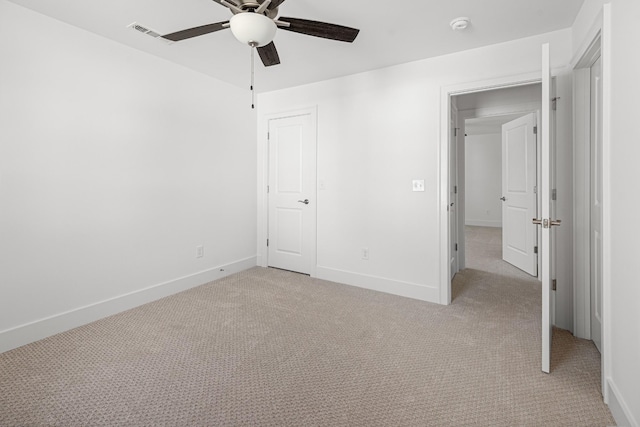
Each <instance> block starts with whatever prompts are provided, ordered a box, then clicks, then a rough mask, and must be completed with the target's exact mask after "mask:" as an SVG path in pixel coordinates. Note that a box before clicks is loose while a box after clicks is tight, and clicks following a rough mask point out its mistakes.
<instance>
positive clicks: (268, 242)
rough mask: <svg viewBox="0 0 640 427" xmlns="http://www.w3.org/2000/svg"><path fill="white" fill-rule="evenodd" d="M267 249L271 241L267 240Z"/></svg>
mask: <svg viewBox="0 0 640 427" xmlns="http://www.w3.org/2000/svg"><path fill="white" fill-rule="evenodd" d="M267 247H269V239H267Z"/></svg>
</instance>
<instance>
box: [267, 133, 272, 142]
mask: <svg viewBox="0 0 640 427" xmlns="http://www.w3.org/2000/svg"><path fill="white" fill-rule="evenodd" d="M270 139H271V133H269V132H267V141H269V140H270Z"/></svg>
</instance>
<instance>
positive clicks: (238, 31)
mask: <svg viewBox="0 0 640 427" xmlns="http://www.w3.org/2000/svg"><path fill="white" fill-rule="evenodd" d="M229 24H230V26H231V32H232V33H233V35H234V36H235V38H236V39H237V40H238V41H239V42H240V43H242V44H248V45H249V46H251V47H262V46H266V45H268V44H269V43H271V41H272V40H273V38H274V37H275V35H276V29H277V28H278V26H277V25H276V23H275V22H273V20H272V19H269V18H268V17H266V16H264V15H261V14H258V13H239V14H237V15H233V17H232V18H231V20H230V21H229Z"/></svg>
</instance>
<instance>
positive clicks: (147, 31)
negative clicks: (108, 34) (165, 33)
mask: <svg viewBox="0 0 640 427" xmlns="http://www.w3.org/2000/svg"><path fill="white" fill-rule="evenodd" d="M127 28H132V29H134V30H136V31H138V32H141V33H142V34H146V35H148V36H151V37H153V38H154V39H159V40H162V41H164V42H165V43H168V44H171V43H173V42H172V41H171V40H167V39H165V38H162V37H161V36H160V33H158V32H157V31H154V30H152V29H151V28H149V27H145V26H144V25H140V24H138V23H137V22H133V23H131V24H129V25H127Z"/></svg>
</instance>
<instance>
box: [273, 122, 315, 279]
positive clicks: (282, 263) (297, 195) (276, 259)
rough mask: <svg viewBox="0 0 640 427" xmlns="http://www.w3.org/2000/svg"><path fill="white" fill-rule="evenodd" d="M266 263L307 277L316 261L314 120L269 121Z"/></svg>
mask: <svg viewBox="0 0 640 427" xmlns="http://www.w3.org/2000/svg"><path fill="white" fill-rule="evenodd" d="M268 185H269V187H268V191H269V228H268V240H267V244H268V265H269V266H270V267H276V268H282V269H285V270H291V271H296V272H299V273H304V274H312V273H313V268H314V266H315V257H316V206H317V205H316V131H315V116H314V114H313V113H311V112H309V113H306V114H300V115H293V116H288V117H282V118H276V119H271V120H269V184H268Z"/></svg>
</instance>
